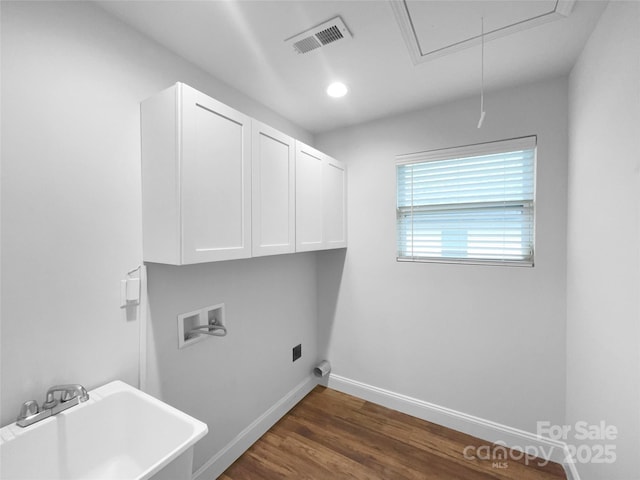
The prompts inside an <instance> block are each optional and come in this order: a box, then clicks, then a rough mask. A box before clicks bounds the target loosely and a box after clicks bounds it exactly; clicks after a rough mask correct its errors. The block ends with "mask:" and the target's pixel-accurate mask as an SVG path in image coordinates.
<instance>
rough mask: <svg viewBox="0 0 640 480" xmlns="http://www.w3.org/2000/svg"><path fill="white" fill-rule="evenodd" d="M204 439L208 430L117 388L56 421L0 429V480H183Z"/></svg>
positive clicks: (95, 393) (95, 394)
mask: <svg viewBox="0 0 640 480" xmlns="http://www.w3.org/2000/svg"><path fill="white" fill-rule="evenodd" d="M206 433H207V425H206V424H204V423H202V422H200V421H199V420H196V419H195V418H193V417H190V416H189V415H187V414H185V413H183V412H181V411H180V410H177V409H175V408H173V407H171V406H169V405H167V404H166V403H163V402H161V401H160V400H158V399H156V398H154V397H152V396H150V395H147V394H146V393H143V392H141V391H140V390H138V389H136V388H133V387H131V386H129V385H127V384H126V383H124V382H121V381H115V382H111V383H108V384H106V385H103V386H102V387H99V388H96V389H95V390H92V391H90V392H89V400H87V401H86V402H83V403H80V404H78V405H77V406H74V407H72V408H70V409H68V410H65V411H64V412H61V413H59V414H58V415H55V416H53V417H50V418H47V419H45V420H42V421H40V422H38V423H35V424H33V425H31V426H28V427H25V428H22V427H19V426H17V425H16V424H15V423H13V424H11V425H8V426H6V427H3V428H2V429H0V478H2V480H14V479H15V480H19V479H29V480H35V479H37V480H46V479H86V480H93V479H95V480H98V479H104V480H107V479H108V480H115V479H117V480H125V479H131V480H133V479H136V480H143V479H149V478H153V479H154V480H156V479H158V480H160V479H171V480H178V479H185V480H186V479H190V478H191V471H192V462H193V445H194V444H195V443H196V442H197V441H198V440H200V439H201V438H202V437H204V436H205V435H206Z"/></svg>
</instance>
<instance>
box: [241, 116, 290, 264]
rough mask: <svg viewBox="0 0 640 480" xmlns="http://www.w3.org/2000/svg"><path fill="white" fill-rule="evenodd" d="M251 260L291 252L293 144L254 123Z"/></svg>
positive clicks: (282, 135)
mask: <svg viewBox="0 0 640 480" xmlns="http://www.w3.org/2000/svg"><path fill="white" fill-rule="evenodd" d="M251 159H252V160H251V177H252V181H251V192H252V211H251V232H252V256H254V257H259V256H263V255H274V254H281V253H292V252H294V251H295V233H296V232H295V141H294V140H293V139H292V138H291V137H289V136H287V135H285V134H283V133H281V132H279V131H277V130H275V129H273V128H271V127H269V126H268V125H265V124H263V123H260V122H258V121H256V120H254V121H253V140H252V154H251Z"/></svg>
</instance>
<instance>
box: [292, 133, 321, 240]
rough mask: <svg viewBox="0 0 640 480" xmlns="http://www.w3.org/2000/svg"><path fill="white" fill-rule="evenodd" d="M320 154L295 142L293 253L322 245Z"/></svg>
mask: <svg viewBox="0 0 640 480" xmlns="http://www.w3.org/2000/svg"><path fill="white" fill-rule="evenodd" d="M323 159H324V154H322V153H321V152H319V151H317V150H315V149H314V148H311V147H309V146H307V145H305V144H303V143H301V142H296V251H297V252H306V251H310V250H321V249H322V248H323V245H324V236H323V230H324V225H323V222H324V219H323V214H322V196H323V195H322V193H323V189H322V175H323V170H324V169H323Z"/></svg>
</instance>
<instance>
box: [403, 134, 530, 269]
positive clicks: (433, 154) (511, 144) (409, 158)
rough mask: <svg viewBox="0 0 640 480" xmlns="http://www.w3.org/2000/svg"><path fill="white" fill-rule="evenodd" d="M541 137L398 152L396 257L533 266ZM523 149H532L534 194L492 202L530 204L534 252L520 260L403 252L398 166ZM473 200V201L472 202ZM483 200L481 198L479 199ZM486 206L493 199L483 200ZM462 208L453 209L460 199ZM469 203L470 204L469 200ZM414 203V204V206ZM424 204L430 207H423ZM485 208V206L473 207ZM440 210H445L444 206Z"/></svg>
mask: <svg viewBox="0 0 640 480" xmlns="http://www.w3.org/2000/svg"><path fill="white" fill-rule="evenodd" d="M537 148H538V139H537V135H528V136H523V137H517V138H511V139H506V140H497V141H491V142H483V143H478V144H472V145H464V146H460V147H451V148H441V149H436V150H427V151H423V152H416V153H409V154H403V155H396V157H395V170H396V227H395V231H396V261H397V262H400V263H445V264H461V265H489V266H515V267H534V266H535V250H536V247H535V246H536V223H537V222H536V216H537V208H536V194H537V167H538V161H537V160H538V158H537V156H538V151H537ZM521 150H533V160H532V162H533V165H532V166H533V173H532V175H533V178H532V181H533V195H532V199H531V200H528V199H522V200H514V201H507V202H504V201H502V202H493V203H498V204H502V205H505V204H508V203H511V204H512V205H511V207H513V208H514V209H515V208H517V207H518V206H519V205H520V206H521V208H522V209H523V211H524V210H525V209H526V207H525V205H524V204H530V207H529V208H530V209H531V217H532V218H531V222H532V224H531V229H532V230H531V255H530V256H529V257H527V258H524V259H521V260H513V259H482V258H458V257H437V256H434V257H427V256H400V255H399V254H400V238H399V237H400V231H399V228H400V223H399V218H400V208H401V207H399V206H398V196H399V193H400V192H399V190H398V183H399V182H398V175H399V167H400V166H404V165H410V164H419V163H426V162H430V161H439V160H456V159H458V160H462V159H465V158H470V157H476V156H482V155H495V154H501V153H509V152H517V151H521ZM471 203H474V202H471ZM477 203H481V202H477ZM482 203H483V205H484V206H486V205H488V204H489V203H491V202H482ZM451 205H452V204H446V205H444V207H449V208H450V206H451ZM459 205H460V206H461V208H459V209H453V210H462V209H463V205H464V204H462V203H459ZM467 205H469V204H467ZM414 207H415V206H414ZM423 208H429V207H424V206H423ZM471 208H472V209H473V208H478V209H479V208H482V207H471ZM433 210H434V211H436V210H438V208H437V206H436V207H433ZM441 210H444V208H443V209H441Z"/></svg>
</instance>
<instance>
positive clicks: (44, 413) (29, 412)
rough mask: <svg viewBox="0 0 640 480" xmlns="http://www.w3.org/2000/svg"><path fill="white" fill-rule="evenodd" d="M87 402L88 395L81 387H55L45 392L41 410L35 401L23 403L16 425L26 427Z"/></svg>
mask: <svg viewBox="0 0 640 480" xmlns="http://www.w3.org/2000/svg"><path fill="white" fill-rule="evenodd" d="M56 393H59V394H60V398H59V399H57V398H56V396H55V394H56ZM87 400H89V394H88V393H87V390H86V389H85V388H84V387H83V386H82V385H56V386H55V387H51V388H50V389H49V390H47V395H46V397H45V400H44V402H43V403H42V408H40V407H38V402H36V401H35V400H29V401H26V402H24V403H23V404H22V407H21V408H20V414H19V415H18V418H17V420H16V424H17V425H18V426H19V427H28V426H29V425H33V424H34V423H36V422H39V421H40V420H44V419H45V418H48V417H52V416H53V415H57V414H58V413H60V412H63V411H65V410H67V409H68V408H71V407H73V406H75V405H78V403H82V402H86V401H87Z"/></svg>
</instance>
